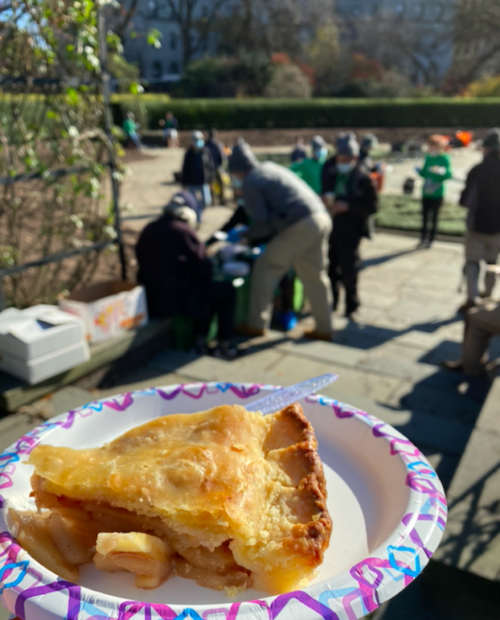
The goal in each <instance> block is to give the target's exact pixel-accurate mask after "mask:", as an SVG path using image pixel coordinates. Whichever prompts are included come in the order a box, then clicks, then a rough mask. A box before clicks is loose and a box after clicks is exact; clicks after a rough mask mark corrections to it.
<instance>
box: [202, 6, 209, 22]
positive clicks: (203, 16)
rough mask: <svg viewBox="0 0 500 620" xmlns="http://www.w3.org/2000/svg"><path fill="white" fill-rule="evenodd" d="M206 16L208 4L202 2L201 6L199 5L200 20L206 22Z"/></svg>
mask: <svg viewBox="0 0 500 620" xmlns="http://www.w3.org/2000/svg"><path fill="white" fill-rule="evenodd" d="M208 16H209V10H208V6H207V5H206V4H203V5H202V7H201V19H202V21H204V22H206V21H207V20H208Z"/></svg>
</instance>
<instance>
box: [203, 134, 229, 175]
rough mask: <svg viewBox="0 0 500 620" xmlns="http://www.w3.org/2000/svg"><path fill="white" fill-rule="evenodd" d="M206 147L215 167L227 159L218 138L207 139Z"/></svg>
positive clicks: (218, 166)
mask: <svg viewBox="0 0 500 620" xmlns="http://www.w3.org/2000/svg"><path fill="white" fill-rule="evenodd" d="M207 149H208V150H209V151H210V153H211V154H212V159H213V162H214V165H215V167H216V168H220V167H221V166H222V164H223V163H224V162H225V161H226V159H227V157H226V153H225V152H224V145H223V144H222V142H219V141H218V140H209V141H208V142H207Z"/></svg>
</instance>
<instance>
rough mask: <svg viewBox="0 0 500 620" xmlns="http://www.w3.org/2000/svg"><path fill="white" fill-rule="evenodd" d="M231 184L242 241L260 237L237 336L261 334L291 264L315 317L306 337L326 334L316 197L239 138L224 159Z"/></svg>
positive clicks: (323, 252) (322, 231) (327, 225)
mask: <svg viewBox="0 0 500 620" xmlns="http://www.w3.org/2000/svg"><path fill="white" fill-rule="evenodd" d="M229 173H230V175H231V180H232V184H233V188H234V190H235V193H236V194H237V195H240V196H241V197H242V199H243V201H244V206H245V210H246V212H247V214H248V216H249V218H250V226H249V228H248V230H246V231H245V232H244V233H242V239H243V240H246V241H248V242H250V243H251V242H255V241H256V240H265V241H266V244H267V245H266V249H265V251H264V252H263V254H262V255H261V256H260V257H259V258H258V259H257V261H256V262H255V265H254V269H253V273H252V283H251V290H250V308H249V317H248V323H247V324H246V325H243V326H241V327H240V329H239V331H240V333H242V334H246V335H249V336H259V335H264V334H265V332H266V330H267V329H268V327H269V325H270V322H271V313H272V300H273V295H274V291H275V290H276V287H277V286H278V284H279V282H280V280H281V278H282V277H283V276H284V275H285V273H286V272H287V271H288V270H289V269H290V268H292V267H293V268H294V269H295V271H296V273H297V275H298V277H299V278H300V280H301V281H302V283H303V285H304V289H305V294H306V297H307V298H308V300H309V303H310V304H311V309H312V314H313V316H314V318H315V320H316V329H315V330H314V331H311V332H307V333H306V334H305V335H306V337H308V338H311V339H316V340H327V341H329V340H331V338H332V290H331V285H330V281H329V278H328V239H329V236H330V233H331V230H332V221H331V218H330V216H329V214H328V213H327V211H326V209H325V206H324V205H323V203H322V201H321V199H320V198H319V196H317V195H316V194H315V193H314V192H313V190H312V189H311V188H310V187H309V186H308V185H306V183H304V181H302V180H301V179H299V178H298V177H297V176H296V175H295V174H293V172H291V171H290V170H287V169H286V168H283V167H282V166H278V165H277V164H274V163H272V162H266V163H263V164H261V163H259V162H258V161H257V159H256V158H255V155H254V154H253V152H252V150H251V149H250V147H249V146H248V144H246V143H245V142H244V141H242V140H240V141H239V142H238V144H237V145H236V146H235V147H234V149H233V152H232V155H231V157H230V158H229Z"/></svg>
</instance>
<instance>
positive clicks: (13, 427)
mask: <svg viewBox="0 0 500 620" xmlns="http://www.w3.org/2000/svg"><path fill="white" fill-rule="evenodd" d="M41 423H42V420H41V419H40V418H37V417H36V416H32V415H29V414H28V413H14V414H12V415H9V416H7V417H5V418H2V419H1V420H0V452H3V451H4V450H5V449H6V448H8V447H9V446H11V445H12V444H13V443H14V442H16V441H17V440H18V439H19V438H20V437H22V436H23V435H26V433H29V432H30V431H31V430H33V429H34V428H35V427H37V426H38V425H39V424H41Z"/></svg>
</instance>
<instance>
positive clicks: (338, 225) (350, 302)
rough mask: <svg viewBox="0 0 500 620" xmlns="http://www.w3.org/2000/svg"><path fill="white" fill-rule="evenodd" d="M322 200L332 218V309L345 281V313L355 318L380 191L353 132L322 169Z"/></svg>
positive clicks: (341, 137)
mask: <svg viewBox="0 0 500 620" xmlns="http://www.w3.org/2000/svg"><path fill="white" fill-rule="evenodd" d="M322 182H323V199H324V201H325V204H326V206H327V208H328V210H329V212H330V214H331V215H332V217H333V231H332V234H331V237H330V269H329V276H330V281H331V283H332V289H333V309H334V311H335V310H336V309H337V306H338V301H339V293H340V285H341V284H342V285H343V286H344V289H345V293H346V309H345V315H346V316H347V317H348V318H349V319H350V320H352V321H355V320H356V316H355V312H356V310H357V309H358V308H359V305H360V301H359V298H358V272H359V270H360V266H361V261H360V256H359V244H360V242H361V239H362V238H363V237H368V236H369V229H368V220H369V217H370V216H371V215H373V214H374V213H376V211H377V192H376V190H375V187H374V185H373V183H372V181H371V179H370V177H369V176H368V175H367V174H366V172H365V170H364V169H363V167H362V166H361V165H360V164H359V145H358V143H357V141H356V137H355V136H354V134H352V133H346V134H340V135H339V137H338V139H337V152H336V154H335V156H334V157H333V158H332V159H330V160H328V161H327V162H326V163H325V166H324V169H323V179H322Z"/></svg>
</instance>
